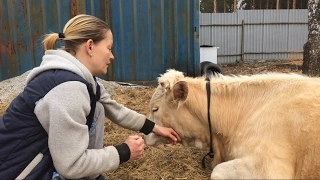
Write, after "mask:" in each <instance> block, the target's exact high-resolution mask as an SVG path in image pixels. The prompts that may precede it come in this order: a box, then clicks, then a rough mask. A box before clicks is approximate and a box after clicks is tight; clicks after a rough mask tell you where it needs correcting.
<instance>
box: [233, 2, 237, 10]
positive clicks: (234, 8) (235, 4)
mask: <svg viewBox="0 0 320 180" xmlns="http://www.w3.org/2000/svg"><path fill="white" fill-rule="evenodd" d="M233 12H237V0H233Z"/></svg>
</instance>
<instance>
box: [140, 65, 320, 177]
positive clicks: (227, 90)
mask: <svg viewBox="0 0 320 180" xmlns="http://www.w3.org/2000/svg"><path fill="white" fill-rule="evenodd" d="M158 81H159V86H158V87H157V89H156V91H155V93H154V95H153V97H152V99H151V101H150V109H152V108H155V107H156V108H158V110H157V111H155V112H151V117H150V118H151V119H153V120H155V122H156V123H159V124H161V125H164V126H168V127H172V128H174V129H175V130H176V131H177V132H178V133H179V135H180V136H181V138H182V143H183V144H184V145H186V146H190V145H191V146H196V147H199V148H203V149H209V148H208V147H209V139H210V135H209V130H208V121H207V97H206V89H205V83H206V81H205V79H204V78H203V77H201V78H190V77H184V76H183V74H182V73H181V72H178V71H175V70H168V71H167V72H166V73H165V74H163V75H161V77H159V78H158ZM180 82H186V83H180ZM177 84H178V86H177V87H176V88H174V87H175V85H177ZM210 84H211V109H210V113H211V121H212V129H213V132H214V133H213V140H214V151H215V157H214V160H213V166H214V169H213V171H212V174H211V179H224V178H227V179H235V178H240V179H245V178H250V179H267V178H276V179H283V178H285V179H293V178H298V179H299V178H304V179H311V178H320V140H319V134H320V79H318V78H310V77H306V76H302V75H297V74H279V73H270V74H259V75H253V76H234V77H231V76H223V75H217V76H216V77H215V78H214V79H212V80H211V83H210ZM173 91H174V92H173ZM178 104H180V107H179V108H178ZM156 140H157V138H156V136H152V137H151V136H147V137H146V143H147V144H150V145H152V144H153V143H155V142H156ZM151 141H153V142H152V143H151Z"/></svg>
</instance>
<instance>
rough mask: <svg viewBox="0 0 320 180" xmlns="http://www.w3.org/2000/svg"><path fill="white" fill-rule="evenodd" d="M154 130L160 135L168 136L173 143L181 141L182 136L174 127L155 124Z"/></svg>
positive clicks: (169, 141)
mask: <svg viewBox="0 0 320 180" xmlns="http://www.w3.org/2000/svg"><path fill="white" fill-rule="evenodd" d="M152 132H153V133H154V134H156V135H158V136H163V137H166V138H167V140H168V143H170V144H173V145H175V144H177V142H178V141H181V138H180V136H179V135H178V133H177V132H176V131H174V130H173V129H172V128H167V127H162V126H159V125H157V124H155V125H154V128H153V130H152Z"/></svg>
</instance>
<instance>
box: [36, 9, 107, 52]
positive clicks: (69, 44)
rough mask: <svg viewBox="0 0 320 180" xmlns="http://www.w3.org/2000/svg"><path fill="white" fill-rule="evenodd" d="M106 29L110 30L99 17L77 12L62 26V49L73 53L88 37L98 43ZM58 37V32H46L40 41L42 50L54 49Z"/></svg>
mask: <svg viewBox="0 0 320 180" xmlns="http://www.w3.org/2000/svg"><path fill="white" fill-rule="evenodd" d="M108 30H110V27H109V25H108V24H107V23H106V22H104V21H102V20H101V19H99V18H97V17H94V16H91V15H87V14H79V15H77V16H75V17H73V18H72V19H70V20H69V21H68V22H67V23H66V25H65V26H64V28H63V35H64V38H62V40H63V41H64V50H66V51H67V52H71V51H72V52H73V53H75V52H76V49H77V47H78V46H79V45H80V44H82V43H84V42H86V41H87V40H89V39H92V40H93V41H94V42H97V43H98V42H99V41H101V40H103V39H104V38H105V32H106V31H108ZM59 39H60V38H59V34H58V33H50V34H46V35H45V36H44V39H43V41H42V43H43V46H44V50H45V51H46V50H49V49H56V42H57V41H58V40H59Z"/></svg>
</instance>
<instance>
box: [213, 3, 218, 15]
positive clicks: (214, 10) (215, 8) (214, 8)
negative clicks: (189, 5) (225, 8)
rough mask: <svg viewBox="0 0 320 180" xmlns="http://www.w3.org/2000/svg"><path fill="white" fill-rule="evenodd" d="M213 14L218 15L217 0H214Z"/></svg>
mask: <svg viewBox="0 0 320 180" xmlns="http://www.w3.org/2000/svg"><path fill="white" fill-rule="evenodd" d="M213 13H217V0H213Z"/></svg>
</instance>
